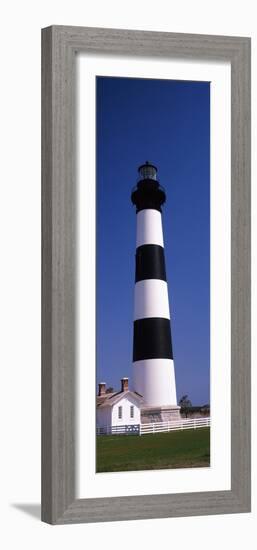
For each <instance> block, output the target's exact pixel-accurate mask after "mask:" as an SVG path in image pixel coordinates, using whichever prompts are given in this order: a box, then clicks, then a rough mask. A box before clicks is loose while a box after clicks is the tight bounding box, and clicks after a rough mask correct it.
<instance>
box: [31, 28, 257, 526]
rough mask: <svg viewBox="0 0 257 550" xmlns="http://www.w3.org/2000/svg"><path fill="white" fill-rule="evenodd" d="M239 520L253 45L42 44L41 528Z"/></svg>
mask: <svg viewBox="0 0 257 550" xmlns="http://www.w3.org/2000/svg"><path fill="white" fill-rule="evenodd" d="M248 511H250V39H249V38H242V37H224V36H200V35H187V34H174V33H160V32H146V31H130V30H115V29H96V28H83V27H62V26H53V27H49V28H46V29H43V31H42V520H43V521H46V522H48V523H53V524H61V523H75V522H97V521H115V520H129V519H147V518H149V519H150V518H157V517H159V518H161V517H175V516H189V515H204V514H222V513H239V512H248Z"/></svg>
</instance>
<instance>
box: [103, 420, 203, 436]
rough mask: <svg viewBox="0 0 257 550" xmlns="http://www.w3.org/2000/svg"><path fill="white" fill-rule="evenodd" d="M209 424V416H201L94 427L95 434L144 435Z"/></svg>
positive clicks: (189, 428)
mask: <svg viewBox="0 0 257 550" xmlns="http://www.w3.org/2000/svg"><path fill="white" fill-rule="evenodd" d="M210 425H211V419H210V417H207V418H206V417H203V418H182V419H181V420H176V421H169V422H152V423H147V424H133V425H126V424H125V425H123V426H104V427H101V428H100V427H99V426H97V428H96V435H115V434H116V435H119V434H120V435H121V434H124V435H146V434H154V433H161V432H171V431H179V430H192V429H194V430H196V429H197V428H205V427H208V426H210Z"/></svg>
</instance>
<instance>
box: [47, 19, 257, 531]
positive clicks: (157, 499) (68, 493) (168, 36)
mask: <svg viewBox="0 0 257 550" xmlns="http://www.w3.org/2000/svg"><path fill="white" fill-rule="evenodd" d="M81 51H86V52H92V53H100V54H103V53H108V54H110V53H111V54H118V55H129V56H141V57H143V56H148V57H151V58H154V57H155V58H156V57H161V58H174V57H177V58H181V59H182V58H183V59H196V60H201V59H204V60H209V61H212V60H217V61H219V60H220V61H223V60H226V61H229V62H230V63H231V105H232V110H231V117H232V118H231V124H232V133H231V136H232V143H231V169H232V177H231V180H232V181H231V193H232V212H231V215H232V222H231V223H232V225H231V231H232V242H231V261H232V278H231V300H232V306H231V322H232V327H231V328H232V330H231V346H232V360H231V373H232V374H231V384H232V387H231V415H232V423H231V434H232V435H231V454H232V460H231V472H232V473H231V490H227V491H213V492H199V493H184V494H160V495H149V496H143V495H142V496H129V497H115V498H90V499H76V452H75V450H76V446H75V434H76V413H75V411H76V392H75V387H76V380H75V376H76V369H75V364H76V345H75V343H76V330H77V327H76V181H75V164H76V163H75V157H76V142H75V134H76V128H75V108H76V105H75V103H76V101H75V56H76V53H77V52H81ZM250 112H251V108H250V39H249V38H242V37H228V36H205V35H193V34H174V33H162V32H148V31H130V30H116V29H100V28H83V27H66V26H52V27H48V28H45V29H43V30H42V520H43V521H45V522H48V523H51V524H63V523H75V522H99V521H117V520H129V519H147V518H165V517H177V516H194V515H205V514H225V513H238V512H249V511H250V500H251V499H250V158H251V153H250V151H251V143H250V139H251V133H250V130H251V129H250Z"/></svg>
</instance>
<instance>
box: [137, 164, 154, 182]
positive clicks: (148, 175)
mask: <svg viewBox="0 0 257 550" xmlns="http://www.w3.org/2000/svg"><path fill="white" fill-rule="evenodd" d="M156 174H157V170H156V168H155V166H152V165H151V164H144V165H143V166H140V168H139V176H140V179H141V180H146V179H147V180H148V179H150V180H156Z"/></svg>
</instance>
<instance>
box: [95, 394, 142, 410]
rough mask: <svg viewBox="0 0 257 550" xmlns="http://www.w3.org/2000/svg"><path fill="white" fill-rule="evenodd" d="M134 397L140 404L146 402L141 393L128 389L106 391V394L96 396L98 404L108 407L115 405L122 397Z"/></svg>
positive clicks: (98, 405)
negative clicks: (112, 391) (113, 391)
mask: <svg viewBox="0 0 257 550" xmlns="http://www.w3.org/2000/svg"><path fill="white" fill-rule="evenodd" d="M129 396H131V397H133V398H134V399H136V401H138V403H139V404H141V403H143V402H144V399H143V397H142V395H140V393H137V392H135V391H131V390H126V391H119V392H115V393H105V394H104V395H101V396H98V397H97V398H96V406H97V407H98V408H99V407H101V408H102V407H107V406H112V405H115V403H117V402H118V401H120V399H122V398H123V397H129Z"/></svg>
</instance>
